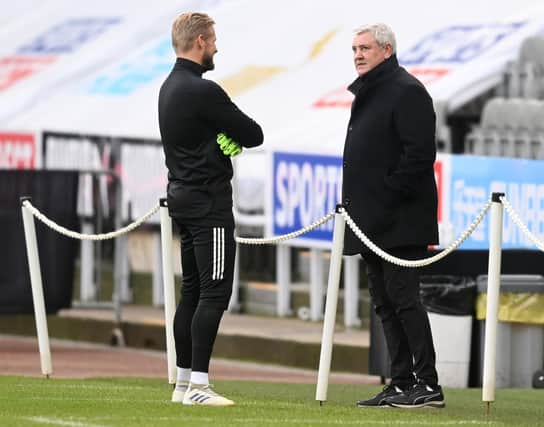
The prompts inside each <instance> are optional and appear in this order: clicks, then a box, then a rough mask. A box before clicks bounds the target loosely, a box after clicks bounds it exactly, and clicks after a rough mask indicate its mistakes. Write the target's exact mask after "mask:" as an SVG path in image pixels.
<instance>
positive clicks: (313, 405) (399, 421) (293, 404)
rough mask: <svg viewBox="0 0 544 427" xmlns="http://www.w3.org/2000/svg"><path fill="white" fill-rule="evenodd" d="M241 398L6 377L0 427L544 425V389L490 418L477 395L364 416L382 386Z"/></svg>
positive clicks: (232, 387)
mask: <svg viewBox="0 0 544 427" xmlns="http://www.w3.org/2000/svg"><path fill="white" fill-rule="evenodd" d="M216 390H217V391H219V392H220V393H224V394H225V395H226V396H228V397H229V398H232V399H234V400H235V401H236V402H237V405H236V406H234V407H229V408H207V407H192V406H189V407H187V406H183V405H180V404H174V403H171V402H169V399H170V392H171V387H170V386H169V385H168V384H166V382H165V381H164V380H153V379H127V378H121V379H106V378H104V379H92V380H60V379H49V380H47V379H45V378H27V377H13V376H0V426H6V427H17V426H40V425H42V426H72V427H117V426H123V427H125V426H185V425H187V426H193V425H194V426H199V427H200V426H213V427H221V426H258V427H266V426H282V427H283V426H342V425H346V426H356V425H365V426H395V425H401V426H420V425H425V426H451V425H469V426H479V425H497V426H538V425H540V426H543V425H544V390H532V389H515V390H514V389H499V390H497V393H496V402H495V403H493V404H492V407H491V414H490V416H489V418H486V414H485V407H484V404H483V403H482V402H481V391H480V390H478V389H463V390H461V389H448V390H446V391H445V392H446V402H447V406H446V408H445V409H442V410H438V409H428V408H427V409H413V410H402V409H393V408H388V409H384V408H382V409H379V408H376V409H373V408H372V409H360V408H356V407H355V406H354V402H355V401H356V400H357V398H361V397H364V396H368V395H370V394H372V393H375V392H376V391H377V390H378V387H376V386H355V385H331V386H330V387H329V391H328V399H329V400H328V401H327V402H326V403H325V404H324V405H323V406H322V407H320V406H319V404H318V403H317V402H316V401H315V400H314V396H315V386H314V385H305V384H279V383H262V382H241V381H229V382H223V381H221V382H217V383H216Z"/></svg>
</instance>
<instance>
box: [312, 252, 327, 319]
mask: <svg viewBox="0 0 544 427" xmlns="http://www.w3.org/2000/svg"><path fill="white" fill-rule="evenodd" d="M323 278H324V275H323V251H322V250H321V249H312V250H311V251H310V319H311V320H313V321H314V322H317V321H318V320H321V319H323V284H324V283H323Z"/></svg>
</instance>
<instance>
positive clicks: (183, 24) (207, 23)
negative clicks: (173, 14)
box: [172, 12, 215, 53]
mask: <svg viewBox="0 0 544 427" xmlns="http://www.w3.org/2000/svg"><path fill="white" fill-rule="evenodd" d="M214 24H215V22H214V20H213V19H212V18H210V16H208V15H206V14H205V13H199V12H187V13H182V14H181V15H179V16H178V17H177V18H176V20H175V21H174V23H173V24H172V46H173V47H174V50H175V51H176V53H183V52H187V51H188V50H190V49H191V47H193V42H194V40H195V39H196V38H197V37H198V36H199V35H200V34H202V35H204V36H205V37H207V36H208V35H210V27H211V26H212V25H214Z"/></svg>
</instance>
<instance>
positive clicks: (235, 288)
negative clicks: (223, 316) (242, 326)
mask: <svg viewBox="0 0 544 427" xmlns="http://www.w3.org/2000/svg"><path fill="white" fill-rule="evenodd" d="M239 251H240V244H239V243H236V255H235V257H234V275H233V277H232V294H231V296H230V301H229V307H228V311H229V312H230V313H238V312H239V311H240V302H239V300H240V255H239Z"/></svg>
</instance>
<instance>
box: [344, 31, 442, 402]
mask: <svg viewBox="0 0 544 427" xmlns="http://www.w3.org/2000/svg"><path fill="white" fill-rule="evenodd" d="M395 44H396V43H395V36H394V34H393V32H392V31H391V29H390V28H389V27H387V26H386V25H384V24H376V25H369V26H366V27H362V28H360V29H358V30H357V31H356V33H355V37H354V39H353V46H352V48H353V55H354V62H355V68H356V71H357V73H358V74H359V77H358V78H357V79H356V80H355V81H354V82H353V83H352V84H351V85H350V87H349V90H350V91H351V92H352V93H353V94H354V95H355V98H354V100H353V104H352V107H351V118H350V122H349V125H348V132H347V136H346V142H345V145H344V162H343V185H342V203H343V205H344V207H345V209H346V211H347V212H348V214H349V215H350V216H351V217H352V218H353V220H354V221H355V223H356V224H357V225H358V226H359V228H360V229H361V230H362V231H363V232H364V233H365V234H366V235H367V236H368V237H369V238H370V240H372V241H373V242H374V243H375V244H376V245H377V246H378V247H380V248H382V249H384V250H385V251H386V252H388V253H390V254H392V255H394V256H396V257H398V258H404V259H421V258H425V256H426V250H427V246H428V245H431V244H436V243H438V222H437V190H436V183H435V179H434V171H433V163H434V161H435V156H436V144H435V113H434V110H433V102H432V99H431V97H430V96H429V94H428V93H427V91H426V90H425V87H424V86H423V85H422V84H421V83H420V82H419V81H418V80H417V79H416V78H415V77H413V76H412V75H410V74H409V73H408V72H407V71H406V70H405V69H404V68H402V67H400V66H399V64H398V62H397V57H396V55H395V50H396V47H395ZM344 254H345V255H354V254H361V255H362V257H363V258H364V261H365V263H366V267H367V273H368V286H369V291H370V294H371V296H372V301H373V304H374V309H375V312H376V314H377V315H378V316H379V318H380V319H381V321H382V324H383V329H384V333H385V338H386V342H387V347H388V349H389V354H390V356H391V383H390V384H388V385H387V386H386V387H385V388H384V389H383V391H382V392H380V393H379V394H378V395H377V396H375V397H373V398H371V399H367V400H361V401H359V402H358V406H360V407H368V406H384V405H391V406H397V407H405V408H414V407H422V406H432V407H438V408H441V407H443V406H444V396H443V394H442V389H441V387H440V385H439V384H438V375H437V372H436V368H435V351H434V346H433V337H432V334H431V329H430V325H429V320H428V317H427V313H426V311H425V309H424V308H423V306H422V304H421V302H420V299H419V273H418V270H417V269H414V268H406V267H400V266H397V265H394V264H392V263H389V262H387V261H384V260H383V259H382V258H381V257H379V256H377V255H376V254H374V253H373V252H372V251H371V250H370V249H368V248H367V247H366V246H365V245H364V244H363V243H362V242H361V241H360V240H359V239H358V238H357V237H356V236H355V234H354V233H353V232H352V231H351V230H349V229H347V228H346V234H345V245H344Z"/></svg>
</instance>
